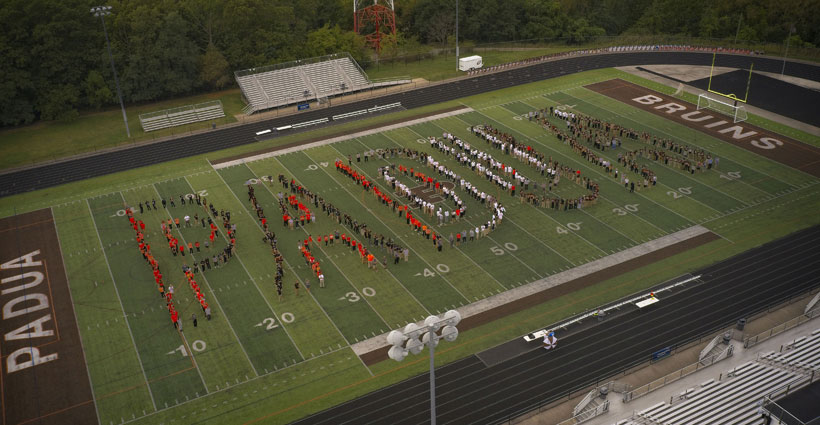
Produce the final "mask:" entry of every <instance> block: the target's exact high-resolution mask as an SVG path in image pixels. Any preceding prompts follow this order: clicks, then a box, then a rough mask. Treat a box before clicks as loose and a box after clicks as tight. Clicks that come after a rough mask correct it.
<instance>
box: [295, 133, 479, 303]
mask: <svg viewBox="0 0 820 425" xmlns="http://www.w3.org/2000/svg"><path fill="white" fill-rule="evenodd" d="M330 146H331V147H332V148H333V149H334V150H335V151H336V152H339V150H338V149H336V147H335V146H333V145H330ZM339 155H342V156H344V154H343V153H341V152H339ZM308 158H310V157H308ZM311 161H313V159H312V158H311ZM314 162H315V161H314ZM320 168H322V167H320ZM322 170H323V171H324V172H325V174H327V175H328V176H329V177H330V178H331V179H332V180H333V181H335V182H336V184H337V185H339V187H341V188H342V190H344V191H345V192H347V194H348V195H350V198H351V199H356V202H358V203H359V205H361V206H362V207H363V208H364V209H366V210H367V209H368V208H367V206H366V205H364V204H362V202H361V201H360V200H359V199H358V198H356V197H355V196H353V194H352V193H350V191H349V190H347V188H346V187H344V186H343V185H342V184H341V183H339V181H338V180H336V178H335V177H333V175H331V174H330V173H328V172H327V170H325V169H324V168H322ZM372 215H373V217H374V218H375V219H376V220H378V221H379V222H380V223H381V224H382V225H384V227H385V228H387V229H391V230H390V231H391V232H393V230H392V227H390V226H388V225H387V223H385V222H384V221H382V219H381V218H380V217H379V216H377V215H376V214H372ZM393 234H394V235H396V239H398V240H400V241H401V242H402V243H403V244H404V245H405V246H406V247H407V249H410V250H412V251H413V252H414V253H415V254H416V257H418V258H419V259H420V260H421V261H424V264H427V265H428V266H430V269H431V270H435V268H434V267H433V265H432V264H430V263H429V262H427V260H426V259H425V258H424V257H422V256H421V255H420V254H419V253H418V251H416V250H415V248H411V247H410V244H408V243H407V242H405V241H404V239H402V238H401V236H399V234H398V233H395V232H393ZM438 275H439V277H441V278H442V279H443V280H444V281H445V282H447V284H448V285H450V287H452V288H453V290H454V291H456V292H457V293H458V294H459V295H461V297H462V298H464V300H465V301H467V303H468V304H469V303H470V302H471V301H470V299H469V298H467V297H466V296H465V295H464V294H463V293H462V292H461V291H459V289H458V288H456V287H455V285H453V283H452V282H450V280H449V279H447V278H446V277H445V276H444V275H442V274H441V273H439V274H438Z"/></svg>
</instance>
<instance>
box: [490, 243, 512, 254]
mask: <svg viewBox="0 0 820 425" xmlns="http://www.w3.org/2000/svg"><path fill="white" fill-rule="evenodd" d="M504 248H506V249H507V251H510V252H515V251H518V245H516V244H514V243H512V242H507V243H505V244H504ZM490 252H492V253H493V254H495V255H504V250H503V249H501V248H499V247H498V245H493V246H491V247H490Z"/></svg>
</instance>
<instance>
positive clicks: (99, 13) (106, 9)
mask: <svg viewBox="0 0 820 425" xmlns="http://www.w3.org/2000/svg"><path fill="white" fill-rule="evenodd" d="M91 14H92V15H94V17H99V18H100V20H102V24H103V32H104V33H105V46H106V48H107V49H108V59H109V60H110V61H111V71H113V72H114V84H115V85H116V86H117V97H118V98H119V99H120V108H122V120H123V122H125V134H127V135H128V138H129V139H130V138H131V130H130V129H129V128H128V116H127V115H125V104H124V103H123V102H122V91H120V80H119V79H118V78H117V68H115V67H114V56H112V55H111V43H110V42H109V41H108V29H106V28H105V17H106V15H110V14H111V6H95V7H92V8H91Z"/></svg>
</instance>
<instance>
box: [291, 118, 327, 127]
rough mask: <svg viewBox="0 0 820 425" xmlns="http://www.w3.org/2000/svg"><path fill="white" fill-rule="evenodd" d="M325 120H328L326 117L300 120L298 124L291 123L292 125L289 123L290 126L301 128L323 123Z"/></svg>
mask: <svg viewBox="0 0 820 425" xmlns="http://www.w3.org/2000/svg"><path fill="white" fill-rule="evenodd" d="M326 122H328V119H327V118H319V119H318V120H312V121H305V122H300V123H298V124H293V125H291V127H292V128H302V127H309V126H311V125H316V124H324V123H326Z"/></svg>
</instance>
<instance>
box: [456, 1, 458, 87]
mask: <svg viewBox="0 0 820 425" xmlns="http://www.w3.org/2000/svg"><path fill="white" fill-rule="evenodd" d="M456 71H458V0H456Z"/></svg>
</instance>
